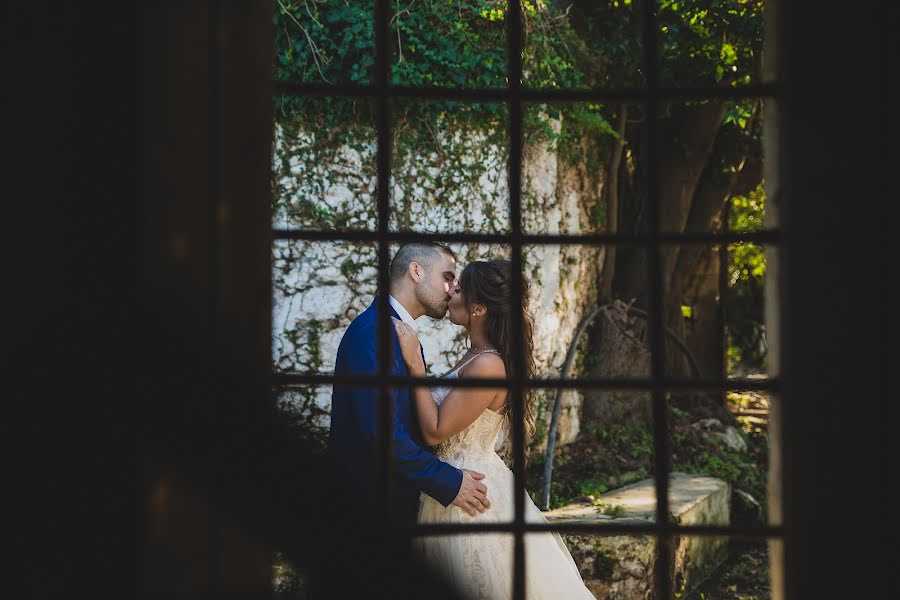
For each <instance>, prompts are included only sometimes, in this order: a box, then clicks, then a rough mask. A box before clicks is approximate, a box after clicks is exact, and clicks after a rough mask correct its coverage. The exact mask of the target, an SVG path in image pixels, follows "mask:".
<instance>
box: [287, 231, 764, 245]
mask: <svg viewBox="0 0 900 600" xmlns="http://www.w3.org/2000/svg"><path fill="white" fill-rule="evenodd" d="M272 235H273V237H274V239H276V240H308V241H323V242H324V241H356V242H377V241H380V240H381V239H385V240H386V241H388V242H414V241H433V242H447V243H453V242H456V243H470V244H512V243H515V240H514V236H513V235H511V234H508V233H507V234H503V233H496V234H494V233H424V232H421V233H420V232H415V231H402V232H401V231H390V232H387V233H385V234H381V233H379V232H377V231H354V230H332V231H325V230H314V229H311V230H306V229H273V230H272ZM518 239H519V240H521V243H522V244H545V245H550V244H553V245H556V244H621V245H626V244H651V243H663V244H698V243H708V244H737V243H741V242H746V243H752V244H777V243H779V242H780V241H781V232H780V230H778V229H767V230H764V231H747V232H728V233H716V232H712V231H710V232H702V231H697V232H685V233H674V232H673V233H666V232H660V233H658V234H656V235H653V234H650V233H646V234H634V233H591V234H576V235H565V234H559V235H547V234H522V235H521V236H518Z"/></svg>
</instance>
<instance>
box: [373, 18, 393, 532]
mask: <svg viewBox="0 0 900 600" xmlns="http://www.w3.org/2000/svg"><path fill="white" fill-rule="evenodd" d="M389 9H390V7H389V5H388V0H378V1H377V2H376V3H375V90H376V117H375V119H376V123H375V125H376V128H377V133H376V140H377V144H378V147H377V156H376V161H377V163H376V166H377V170H378V175H377V203H378V327H377V331H378V344H377V346H376V347H377V348H378V376H379V382H378V388H379V396H378V397H379V401H380V405H379V410H378V434H379V435H380V436H381V437H380V439H379V450H380V452H379V478H378V482H379V483H378V485H379V486H380V489H379V490H378V492H379V494H378V498H379V501H380V502H381V506H380V507H379V508H380V514H382V515H384V517H385V523H390V522H391V521H392V519H393V510H392V509H393V498H392V494H393V491H394V490H393V488H394V486H393V476H394V473H393V468H392V467H393V465H392V461H391V454H392V452H391V445H392V444H391V442H392V440H391V438H392V437H393V428H392V421H393V416H394V403H393V402H392V401H391V394H390V387H389V378H390V375H391V350H392V348H391V321H390V310H391V309H390V303H389V302H388V294H389V292H390V278H389V276H388V275H389V274H388V269H389V267H390V262H389V256H388V250H389V246H388V244H389V242H388V238H387V233H388V219H389V217H390V196H389V194H390V177H391V123H390V119H391V111H390V108H391V106H390V97H389V92H388V82H389V77H390V46H389V45H388V22H389V21H388V11H389Z"/></svg>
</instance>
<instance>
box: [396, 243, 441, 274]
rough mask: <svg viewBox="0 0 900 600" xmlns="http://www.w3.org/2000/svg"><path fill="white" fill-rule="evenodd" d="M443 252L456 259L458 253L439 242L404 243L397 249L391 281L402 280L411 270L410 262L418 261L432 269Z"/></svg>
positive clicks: (427, 268)
mask: <svg viewBox="0 0 900 600" xmlns="http://www.w3.org/2000/svg"><path fill="white" fill-rule="evenodd" d="M441 253H443V254H446V255H448V256H450V257H451V258H452V259H453V260H456V254H454V253H453V250H451V249H450V248H448V247H447V246H444V245H443V244H438V243H436V242H410V243H409V244H404V245H403V246H401V247H400V249H399V250H397V254H395V255H394V259H393V260H392V261H391V271H390V274H391V283H394V282H397V281H400V280H402V279H403V276H404V275H406V272H407V271H409V265H410V263H413V262H417V263H419V264H420V265H422V266H423V267H424V268H425V269H426V270H431V267H432V265H434V263H435V261H436V260H437V259H439V258H440V256H441Z"/></svg>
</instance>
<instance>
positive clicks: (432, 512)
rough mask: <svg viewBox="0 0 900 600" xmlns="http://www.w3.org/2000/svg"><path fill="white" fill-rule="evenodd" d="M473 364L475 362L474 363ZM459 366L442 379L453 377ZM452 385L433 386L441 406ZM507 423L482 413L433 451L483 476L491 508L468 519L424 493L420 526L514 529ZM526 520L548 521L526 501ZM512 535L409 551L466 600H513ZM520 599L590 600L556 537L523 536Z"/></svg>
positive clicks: (428, 544)
mask: <svg viewBox="0 0 900 600" xmlns="http://www.w3.org/2000/svg"><path fill="white" fill-rule="evenodd" d="M473 359H474V357H473ZM473 359H470V360H469V361H466V362H465V363H463V364H461V365H459V366H458V367H457V368H455V369H453V370H452V371H450V372H449V373H447V374H446V375H444V376H443V377H447V378H456V377H458V376H459V375H458V373H459V370H460V369H462V368H463V367H465V366H466V365H467V364H469V362H471V360H473ZM452 389H453V388H451V387H436V388H432V390H431V395H432V397H433V398H434V401H435V402H436V403H437V404H440V403H441V402H442V401H443V400H444V398H446V397H447V394H449V393H450V390H452ZM508 430H509V427H508V419H507V417H506V416H505V415H501V414H499V413H497V412H494V411H492V410H491V409H486V410H485V411H484V412H483V413H481V415H479V416H478V418H477V419H475V421H474V422H473V423H472V424H471V425H469V426H468V427H467V428H465V429H464V430H462V431H461V432H459V433H457V434H456V435H454V436H453V437H451V438H450V439H448V440H447V441H445V442H443V443H442V444H441V445H440V446H438V448H437V451H436V455H437V457H438V458H440V459H441V460H442V461H444V462H446V463H449V464H451V465H453V466H454V467H457V468H459V469H470V470H473V471H478V472H480V473H484V475H485V477H484V479H483V480H482V481H483V483H484V484H485V485H486V486H487V487H488V499H489V500H490V501H491V507H490V508H489V509H488V510H486V511H485V512H484V513H481V514H479V515H477V516H475V517H470V516H469V515H468V514H466V513H465V512H464V511H463V510H461V509H459V508H457V507H456V506H453V505H452V504H451V505H450V506H448V507H446V508H445V507H444V506H442V505H441V504H440V503H439V502H437V501H436V500H434V499H433V498H431V497H430V496H427V495H425V494H422V497H421V500H420V504H419V518H418V522H419V523H422V524H432V523H511V522H512V521H513V519H514V513H515V508H514V503H513V473H512V471H510V470H509V468H508V467H507V466H506V464H505V463H504V462H503V459H502V458H500V456H499V455H498V454H497V452H496V450H497V449H499V448H500V444H501V443H502V442H503V440H504V438H505V437H506V433H507V432H508ZM525 521H526V522H527V523H546V522H547V520H546V519H545V518H544V516H543V515H542V514H541V512H540V510H538V508H537V506H535V504H534V502H532V500H531V498H530V497H529V496H528V495H527V494H526V495H525ZM513 543H514V542H513V534H512V533H494V532H492V533H475V534H452V535H439V536H422V537H418V538H415V542H414V545H415V546H414V547H415V548H416V550H417V551H418V552H419V553H420V554H422V555H423V556H424V557H425V559H426V560H427V561H428V562H429V563H430V564H431V565H433V566H434V567H435V568H437V569H438V570H439V571H441V572H442V573H444V574H445V575H446V576H447V577H448V579H449V581H452V582H455V583H456V584H457V585H458V587H459V588H460V591H461V592H463V593H464V594H465V595H466V596H467V597H469V598H472V599H476V598H477V599H478V600H507V599H510V598H512V586H513ZM525 577H526V582H525V595H526V597H527V598H528V599H529V600H550V599H552V600H570V599H591V600H593V599H594V596H593V594H591V592H590V591H589V590H588V589H587V588H586V587H585V585H584V582H583V581H582V579H581V574H580V573H579V572H578V568H577V567H576V566H575V561H573V560H572V555H571V553H570V552H569V550H568V548H566V545H565V543H564V542H563V541H562V538H561V537H560V536H559V534H557V533H543V532H541V533H526V534H525Z"/></svg>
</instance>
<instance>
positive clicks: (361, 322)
mask: <svg viewBox="0 0 900 600" xmlns="http://www.w3.org/2000/svg"><path fill="white" fill-rule="evenodd" d="M455 279H456V257H455V256H454V255H453V252H452V251H451V250H450V249H449V248H446V247H444V246H442V245H440V244H433V243H412V244H406V245H405V246H403V247H401V248H400V250H399V251H398V252H397V254H396V255H395V256H394V259H393V260H392V261H391V267H390V296H389V298H388V300H389V302H390V306H391V315H393V316H394V317H395V318H397V319H401V320H402V321H403V322H405V323H407V324H408V325H409V326H410V327H412V328H413V329H414V330H415V329H416V328H417V325H416V322H415V319H417V318H418V317H420V316H422V315H428V316H429V317H431V318H432V319H442V318H443V317H444V315H446V314H447V308H448V303H449V300H450V288H451V286H452V285H453V282H454V281H455ZM390 331H391V339H392V341H393V347H392V352H391V373H392V374H394V375H401V376H407V375H409V371H408V369H407V367H406V363H405V362H404V360H403V355H402V354H401V352H400V342H399V340H398V339H397V333H396V331H395V330H394V328H393V327H391V328H390ZM377 332H378V298H375V301H374V302H372V304H371V305H370V306H369V308H367V309H366V310H365V311H364V312H363V313H362V314H360V315H359V316H358V317H356V318H355V319H354V320H353V322H352V323H350V326H349V327H348V328H347V331H346V332H345V333H344V337H343V338H341V344H340V346H339V347H338V353H337V360H336V361H335V366H334V372H335V375H344V374H351V373H356V374H370V375H371V374H377V373H378V372H379V365H378V351H377V335H378V334H377ZM390 397H391V399H392V400H393V403H394V411H393V412H394V414H393V421H392V423H391V436H392V446H391V449H392V460H393V465H392V466H393V472H394V474H395V481H396V487H395V490H394V496H393V498H394V517H395V519H396V520H397V522H398V523H400V524H402V525H410V524H414V523H415V522H416V517H417V516H418V509H419V494H420V492H424V493H425V494H428V495H429V496H431V497H432V498H434V499H435V500H437V501H438V502H440V503H441V504H443V505H444V506H449V505H450V504H453V505H455V506H458V507H459V508H461V509H462V510H464V511H466V513H468V514H469V515H471V516H475V515H476V514H478V513H482V512H484V511H485V510H486V509H487V508H488V507H490V503H489V502H488V500H487V487H486V486H485V485H484V483H482V482H481V481H479V480H480V479H483V478H484V475H482V474H481V473H476V472H474V471H465V470H462V471H461V470H459V469H457V468H455V467H453V466H451V465H448V464H446V463H443V462H441V461H440V460H438V459H437V458H436V457H435V456H434V455H433V454H432V453H431V452H429V451H428V450H427V449H426V448H424V442H423V440H422V433H421V431H420V430H419V423H418V420H417V418H416V409H415V403H414V401H413V398H412V397H411V389H410V388H397V387H392V388H391V389H390ZM379 400H380V398H379V392H378V389H377V388H364V387H359V386H347V385H340V384H335V386H334V392H333V394H332V400H331V431H330V432H329V436H328V452H329V456H330V458H331V459H332V465H333V467H334V468H335V469H339V471H338V472H339V473H342V474H346V476H348V477H350V478H352V479H354V480H355V481H356V483H358V484H360V485H361V486H362V487H363V488H364V489H365V490H366V492H367V493H369V494H373V493H374V490H375V474H376V473H377V472H378V463H377V461H378V459H379V456H380V453H379V452H378V448H379V443H378V437H379V431H378V406H379Z"/></svg>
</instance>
